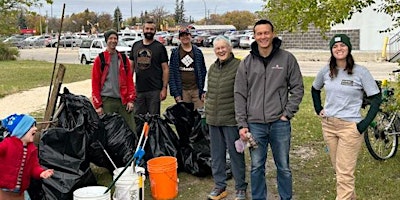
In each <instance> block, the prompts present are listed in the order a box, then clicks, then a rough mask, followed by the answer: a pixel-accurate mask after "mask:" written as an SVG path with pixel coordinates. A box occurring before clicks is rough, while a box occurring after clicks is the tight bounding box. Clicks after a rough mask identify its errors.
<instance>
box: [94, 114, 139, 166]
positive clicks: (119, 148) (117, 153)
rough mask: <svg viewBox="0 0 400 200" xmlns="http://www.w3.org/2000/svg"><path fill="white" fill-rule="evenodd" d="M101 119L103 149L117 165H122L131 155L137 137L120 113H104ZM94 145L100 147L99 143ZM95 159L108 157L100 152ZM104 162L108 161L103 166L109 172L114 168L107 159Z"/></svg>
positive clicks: (133, 151)
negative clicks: (104, 140) (103, 132)
mask: <svg viewBox="0 0 400 200" xmlns="http://www.w3.org/2000/svg"><path fill="white" fill-rule="evenodd" d="M101 120H102V122H103V124H104V126H105V130H106V141H107V142H106V145H105V149H106V151H107V153H108V154H109V155H110V157H111V159H112V160H113V162H114V163H115V165H116V166H117V167H124V166H125V165H126V163H128V161H129V160H130V159H131V158H132V157H133V154H134V153H135V147H136V143H137V140H138V139H137V137H136V135H135V133H134V132H132V130H131V129H130V128H129V126H128V124H127V123H126V122H125V120H124V118H123V117H122V116H121V115H119V114H117V113H113V114H105V115H103V116H102V117H101ZM92 146H93V145H92ZM94 146H95V148H100V147H99V144H94ZM100 149H101V148H100ZM97 159H108V158H107V157H105V153H104V152H102V153H101V155H99V156H97ZM104 163H108V164H107V165H106V166H104V167H106V168H107V169H109V170H110V171H111V172H112V171H113V170H114V167H113V166H112V165H111V162H110V161H109V160H105V161H104Z"/></svg>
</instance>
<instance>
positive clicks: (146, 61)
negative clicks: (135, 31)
mask: <svg viewBox="0 0 400 200" xmlns="http://www.w3.org/2000/svg"><path fill="white" fill-rule="evenodd" d="M151 55H152V52H151V50H150V49H146V48H143V49H139V50H138V51H137V65H138V69H140V70H146V69H148V68H150V66H151Z"/></svg>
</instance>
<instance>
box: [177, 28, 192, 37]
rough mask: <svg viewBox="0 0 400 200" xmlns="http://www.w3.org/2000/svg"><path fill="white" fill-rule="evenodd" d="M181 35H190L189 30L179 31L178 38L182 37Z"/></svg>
mask: <svg viewBox="0 0 400 200" xmlns="http://www.w3.org/2000/svg"><path fill="white" fill-rule="evenodd" d="M183 34H190V31H189V29H187V28H184V29H180V30H179V36H181V35H183Z"/></svg>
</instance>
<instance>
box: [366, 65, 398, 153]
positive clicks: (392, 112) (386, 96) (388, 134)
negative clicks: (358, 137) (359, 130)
mask: <svg viewBox="0 0 400 200" xmlns="http://www.w3.org/2000/svg"><path fill="white" fill-rule="evenodd" d="M399 72H400V69H399V70H395V71H393V74H395V73H399ZM377 84H378V86H379V88H380V89H381V91H382V104H381V107H380V109H379V112H378V114H377V115H376V117H375V119H374V121H372V123H371V124H370V125H369V127H368V129H367V130H366V131H365V132H364V140H365V144H366V146H367V149H368V151H369V153H370V154H371V155H372V157H373V158H375V159H376V160H386V159H389V158H391V157H393V156H394V155H395V154H396V152H397V147H398V136H399V135H400V107H399V105H398V103H397V99H396V97H395V92H394V91H395V89H394V88H393V87H391V86H389V85H388V81H387V80H382V81H377ZM364 101H366V103H365V104H366V105H368V103H369V102H368V100H366V99H365V98H364Z"/></svg>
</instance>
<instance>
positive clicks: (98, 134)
mask: <svg viewBox="0 0 400 200" xmlns="http://www.w3.org/2000/svg"><path fill="white" fill-rule="evenodd" d="M60 105H64V108H63V109H62V111H61V113H60V114H59V116H58V125H57V126H58V127H62V128H65V129H67V130H71V129H75V128H77V127H80V129H82V130H83V132H84V133H85V134H86V143H87V144H86V146H85V148H86V151H87V154H86V157H87V159H88V161H90V162H93V163H94V164H96V165H97V166H100V167H106V168H108V166H110V165H111V163H110V161H109V160H108V159H104V158H105V155H104V152H103V149H102V148H100V146H99V145H98V142H100V143H101V144H102V146H106V144H107V141H106V140H107V138H106V130H105V128H104V124H103V122H102V121H101V119H100V117H99V115H98V114H97V113H96V111H95V110H94V108H93V106H92V103H91V102H90V100H89V99H88V98H87V97H86V96H83V95H74V94H72V93H70V92H69V90H68V89H67V88H64V94H62V95H61V98H60Z"/></svg>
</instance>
